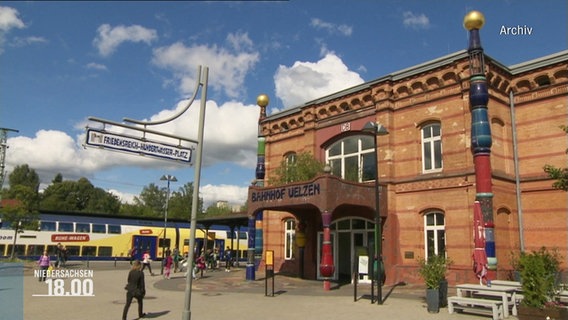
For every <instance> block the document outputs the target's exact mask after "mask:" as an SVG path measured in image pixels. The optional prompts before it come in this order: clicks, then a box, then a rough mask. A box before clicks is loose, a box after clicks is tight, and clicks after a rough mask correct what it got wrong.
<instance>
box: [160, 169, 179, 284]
mask: <svg viewBox="0 0 568 320" xmlns="http://www.w3.org/2000/svg"><path fill="white" fill-rule="evenodd" d="M160 180H161V181H167V182H168V187H167V190H168V191H167V194H166V209H165V213H164V241H162V269H161V271H160V274H164V258H165V253H166V227H167V225H168V204H169V202H170V182H176V181H178V180H177V179H176V177H174V176H172V175H169V174H165V175H163V176H162V177H161V178H160Z"/></svg>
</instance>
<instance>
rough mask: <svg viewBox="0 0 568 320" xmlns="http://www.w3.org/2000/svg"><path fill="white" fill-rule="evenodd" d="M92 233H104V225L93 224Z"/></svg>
mask: <svg viewBox="0 0 568 320" xmlns="http://www.w3.org/2000/svg"><path fill="white" fill-rule="evenodd" d="M93 233H106V225H105V224H94V223H93Z"/></svg>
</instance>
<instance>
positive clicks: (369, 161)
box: [361, 152, 377, 182]
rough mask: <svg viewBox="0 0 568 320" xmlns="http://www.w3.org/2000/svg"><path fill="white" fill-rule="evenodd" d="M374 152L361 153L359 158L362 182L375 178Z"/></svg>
mask: <svg viewBox="0 0 568 320" xmlns="http://www.w3.org/2000/svg"><path fill="white" fill-rule="evenodd" d="M376 159H377V157H376V154H375V153H374V152H369V153H364V154H362V155H361V160H362V161H363V163H362V165H361V167H362V169H363V172H362V177H361V178H362V182H365V181H373V180H375V170H376V168H375V167H376V161H377V160H376Z"/></svg>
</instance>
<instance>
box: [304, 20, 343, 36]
mask: <svg viewBox="0 0 568 320" xmlns="http://www.w3.org/2000/svg"><path fill="white" fill-rule="evenodd" d="M310 25H311V26H312V27H314V28H316V29H321V30H326V31H327V32H329V33H331V34H340V35H344V36H350V35H351V34H352V33H353V27H351V26H348V25H346V24H340V25H337V24H334V23H331V22H326V21H323V20H321V19H318V18H312V20H311V22H310Z"/></svg>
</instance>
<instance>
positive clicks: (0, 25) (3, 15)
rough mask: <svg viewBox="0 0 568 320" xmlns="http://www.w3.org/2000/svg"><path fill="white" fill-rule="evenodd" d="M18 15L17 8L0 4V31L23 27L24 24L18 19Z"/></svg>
mask: <svg viewBox="0 0 568 320" xmlns="http://www.w3.org/2000/svg"><path fill="white" fill-rule="evenodd" d="M18 15H19V13H18V10H16V9H14V8H10V7H2V6H0V31H1V32H8V31H10V30H11V29H13V28H18V29H22V28H25V27H26V25H25V24H24V22H22V20H20V18H19V17H18Z"/></svg>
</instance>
